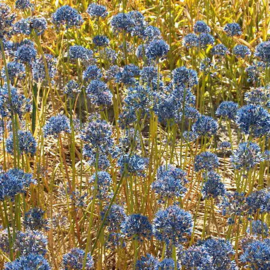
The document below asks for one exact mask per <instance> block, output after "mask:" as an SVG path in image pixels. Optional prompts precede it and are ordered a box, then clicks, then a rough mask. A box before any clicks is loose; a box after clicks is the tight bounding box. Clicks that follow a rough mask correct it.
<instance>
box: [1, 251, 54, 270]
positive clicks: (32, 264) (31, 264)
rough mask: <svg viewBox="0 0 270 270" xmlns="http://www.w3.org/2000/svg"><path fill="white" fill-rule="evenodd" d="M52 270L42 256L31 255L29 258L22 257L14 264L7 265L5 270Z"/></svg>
mask: <svg viewBox="0 0 270 270" xmlns="http://www.w3.org/2000/svg"><path fill="white" fill-rule="evenodd" d="M18 269H25V270H26V269H27V270H37V269H40V270H41V269H42V270H51V267H50V265H49V263H48V261H47V260H46V259H45V258H44V257H43V256H42V255H38V254H35V253H31V254H29V255H27V256H21V257H19V258H18V259H16V260H15V261H13V262H8V263H5V266H4V270H18Z"/></svg>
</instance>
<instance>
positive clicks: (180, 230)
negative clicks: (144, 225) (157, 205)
mask: <svg viewBox="0 0 270 270" xmlns="http://www.w3.org/2000/svg"><path fill="white" fill-rule="evenodd" d="M192 227H193V221H192V216H191V214H190V213H189V212H186V211H184V210H183V209H181V208H179V207H178V206H169V207H168V208H167V209H165V210H159V211H158V212H157V213H156V215H155V218H154V220H153V232H154V235H155V237H156V238H157V240H159V241H163V242H165V243H166V244H167V245H168V244H170V243H171V244H173V245H177V244H179V243H181V242H184V241H186V237H187V236H189V235H190V234H191V232H192Z"/></svg>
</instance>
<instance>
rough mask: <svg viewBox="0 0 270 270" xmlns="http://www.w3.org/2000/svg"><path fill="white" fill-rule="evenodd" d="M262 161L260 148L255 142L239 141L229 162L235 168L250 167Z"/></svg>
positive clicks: (248, 168)
mask: <svg viewBox="0 0 270 270" xmlns="http://www.w3.org/2000/svg"><path fill="white" fill-rule="evenodd" d="M261 161H262V155H261V149H260V147H259V146H258V145H257V144H256V143H252V142H244V143H240V144H239V146H238V149H236V150H235V151H234V152H233V155H232V156H231V162H232V164H233V166H234V168H235V169H237V170H240V169H246V170H250V169H252V168H253V167H254V166H255V165H256V164H258V163H260V162H261Z"/></svg>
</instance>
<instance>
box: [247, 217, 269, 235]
mask: <svg viewBox="0 0 270 270" xmlns="http://www.w3.org/2000/svg"><path fill="white" fill-rule="evenodd" d="M268 231H269V229H268V226H267V224H266V223H265V222H262V221H261V220H253V221H252V222H251V226H250V227H248V229H247V233H250V234H253V235H256V236H257V235H258V236H263V237H266V236H268V235H269V233H268Z"/></svg>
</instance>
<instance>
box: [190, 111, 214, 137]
mask: <svg viewBox="0 0 270 270" xmlns="http://www.w3.org/2000/svg"><path fill="white" fill-rule="evenodd" d="M217 130H218V123H217V121H215V120H214V119H213V118H212V117H210V116H205V115H202V116H201V117H200V118H198V120H197V121H196V122H195V123H194V124H193V126H192V131H193V132H196V133H197V134H198V135H199V136H212V135H215V134H216V133H217Z"/></svg>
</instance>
